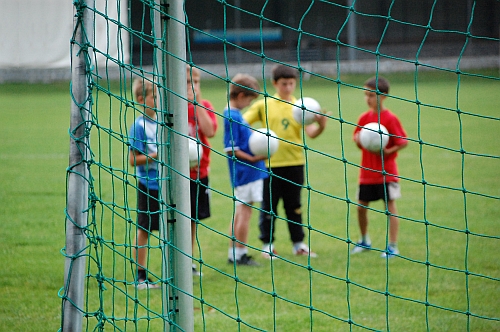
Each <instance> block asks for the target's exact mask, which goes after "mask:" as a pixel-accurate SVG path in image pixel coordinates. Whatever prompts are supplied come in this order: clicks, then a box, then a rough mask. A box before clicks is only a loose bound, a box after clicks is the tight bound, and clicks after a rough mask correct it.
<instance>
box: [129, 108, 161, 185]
mask: <svg viewBox="0 0 500 332" xmlns="http://www.w3.org/2000/svg"><path fill="white" fill-rule="evenodd" d="M157 128H158V126H157V123H156V122H154V121H153V120H151V119H149V118H147V117H145V116H139V117H137V119H136V120H135V122H134V124H133V125H132V128H130V135H129V139H130V150H131V151H132V150H136V151H138V152H140V153H142V154H150V153H153V152H157V150H158V143H157V138H156V137H157ZM136 175H137V178H138V179H139V182H141V183H142V184H143V185H145V186H146V187H148V188H149V189H152V190H158V187H159V186H158V163H157V162H156V161H152V160H151V159H149V160H148V163H146V164H144V165H140V166H137V167H136Z"/></svg>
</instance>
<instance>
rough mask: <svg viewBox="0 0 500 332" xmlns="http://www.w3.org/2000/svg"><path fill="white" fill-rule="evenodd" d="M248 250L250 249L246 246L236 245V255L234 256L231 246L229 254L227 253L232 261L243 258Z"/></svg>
mask: <svg viewBox="0 0 500 332" xmlns="http://www.w3.org/2000/svg"><path fill="white" fill-rule="evenodd" d="M247 252H248V249H247V248H246V247H244V248H240V247H235V248H234V257H233V248H229V249H228V252H227V253H228V254H227V255H228V256H227V257H228V258H229V260H231V261H232V260H233V259H235V260H237V261H239V260H240V259H241V256H243V255H245V254H246V253H247Z"/></svg>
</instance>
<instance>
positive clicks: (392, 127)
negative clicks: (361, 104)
mask: <svg viewBox="0 0 500 332" xmlns="http://www.w3.org/2000/svg"><path fill="white" fill-rule="evenodd" d="M378 121H379V115H378V113H377V112H374V111H372V110H369V111H367V112H365V113H363V114H361V116H360V117H359V119H358V127H356V129H354V135H356V133H358V132H359V131H360V130H361V129H362V128H361V127H362V126H364V125H366V124H368V123H370V122H378ZM380 123H381V124H382V125H384V126H385V127H386V128H387V131H388V132H389V134H390V135H391V136H390V137H389V142H388V143H387V148H390V147H392V146H394V145H403V144H405V143H406V132H405V130H404V129H403V126H402V125H401V122H400V121H399V119H398V117H397V116H396V115H395V114H394V113H392V112H391V111H389V110H388V109H384V110H382V111H381V112H380ZM362 151H363V152H362V156H361V166H362V168H361V169H360V172H359V184H383V183H384V175H383V174H382V158H381V156H380V152H376V153H373V152H370V151H368V150H366V149H362ZM397 156H398V153H397V152H394V153H391V154H390V155H388V156H385V157H384V163H383V166H384V170H385V172H386V173H387V174H386V176H385V182H398V181H399V178H398V174H399V173H398V165H397V164H396V157H397Z"/></svg>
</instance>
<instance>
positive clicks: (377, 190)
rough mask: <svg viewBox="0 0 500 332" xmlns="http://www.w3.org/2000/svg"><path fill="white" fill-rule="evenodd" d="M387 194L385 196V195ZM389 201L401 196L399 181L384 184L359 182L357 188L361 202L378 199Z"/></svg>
mask: <svg viewBox="0 0 500 332" xmlns="http://www.w3.org/2000/svg"><path fill="white" fill-rule="evenodd" d="M384 189H385V191H384ZM386 195H387V196H386ZM386 197H387V200H389V201H392V200H395V199H397V198H400V197H401V189H400V187H399V183H397V182H388V183H386V184H385V185H384V184H360V185H359V189H358V200H360V201H363V202H373V201H378V200H379V199H381V200H384V201H385V199H386Z"/></svg>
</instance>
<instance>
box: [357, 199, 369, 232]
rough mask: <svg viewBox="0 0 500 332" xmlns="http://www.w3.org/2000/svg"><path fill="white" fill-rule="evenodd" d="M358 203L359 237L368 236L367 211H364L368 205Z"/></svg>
mask: <svg viewBox="0 0 500 332" xmlns="http://www.w3.org/2000/svg"><path fill="white" fill-rule="evenodd" d="M358 203H359V205H358V225H359V231H360V232H361V236H362V237H364V236H366V234H368V210H367V209H366V207H367V206H368V204H370V203H369V202H366V201H359V202H358Z"/></svg>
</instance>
